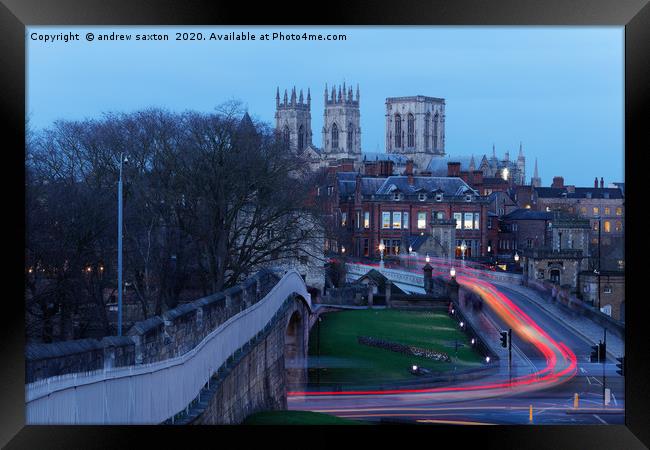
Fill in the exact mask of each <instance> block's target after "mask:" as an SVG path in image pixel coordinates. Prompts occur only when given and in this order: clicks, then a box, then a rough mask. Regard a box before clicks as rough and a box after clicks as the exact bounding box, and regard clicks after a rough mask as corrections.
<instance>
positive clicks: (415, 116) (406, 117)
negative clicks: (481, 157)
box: [386, 95, 445, 170]
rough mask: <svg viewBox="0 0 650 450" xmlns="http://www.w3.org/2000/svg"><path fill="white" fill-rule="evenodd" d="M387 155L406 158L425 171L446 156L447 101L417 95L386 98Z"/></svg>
mask: <svg viewBox="0 0 650 450" xmlns="http://www.w3.org/2000/svg"><path fill="white" fill-rule="evenodd" d="M386 152H387V153H394V154H400V155H404V156H406V157H407V158H408V159H410V160H413V162H414V163H415V166H416V168H419V169H422V170H424V168H425V167H426V166H427V164H428V163H429V161H430V160H431V158H432V156H434V155H444V154H445V99H443V98H436V97H425V96H424V95H416V96H411V97H389V98H387V99H386Z"/></svg>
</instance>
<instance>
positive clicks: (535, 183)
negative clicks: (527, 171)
mask: <svg viewBox="0 0 650 450" xmlns="http://www.w3.org/2000/svg"><path fill="white" fill-rule="evenodd" d="M530 184H532V185H533V186H534V187H541V186H542V179H541V178H540V177H539V173H538V172H537V158H535V172H533V178H531V179H530Z"/></svg>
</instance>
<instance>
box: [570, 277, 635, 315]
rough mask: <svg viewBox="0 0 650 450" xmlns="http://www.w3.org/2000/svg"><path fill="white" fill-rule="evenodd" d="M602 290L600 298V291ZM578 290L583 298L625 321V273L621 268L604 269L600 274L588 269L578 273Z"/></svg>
mask: <svg viewBox="0 0 650 450" xmlns="http://www.w3.org/2000/svg"><path fill="white" fill-rule="evenodd" d="M599 290H600V298H599V295H598V291H599ZM578 292H579V294H580V296H581V297H582V299H583V300H584V301H585V302H587V303H590V304H592V305H593V306H598V304H599V303H600V307H601V310H602V311H603V312H604V313H605V314H607V315H608V316H611V317H612V318H614V319H616V320H620V321H622V322H625V273H624V272H623V271H621V270H603V271H601V272H600V281H599V280H598V274H597V273H594V272H593V271H590V270H587V271H583V272H580V274H579V275H578Z"/></svg>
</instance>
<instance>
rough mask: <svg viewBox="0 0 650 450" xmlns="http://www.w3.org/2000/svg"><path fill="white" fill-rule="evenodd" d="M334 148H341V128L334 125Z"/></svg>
mask: <svg viewBox="0 0 650 450" xmlns="http://www.w3.org/2000/svg"><path fill="white" fill-rule="evenodd" d="M332 148H339V127H337V126H336V124H333V125H332Z"/></svg>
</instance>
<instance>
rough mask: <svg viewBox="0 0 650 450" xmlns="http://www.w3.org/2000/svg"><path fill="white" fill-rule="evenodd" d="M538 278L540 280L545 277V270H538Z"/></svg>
mask: <svg viewBox="0 0 650 450" xmlns="http://www.w3.org/2000/svg"><path fill="white" fill-rule="evenodd" d="M537 278H538V279H540V280H543V279H544V271H543V270H538V271H537Z"/></svg>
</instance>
